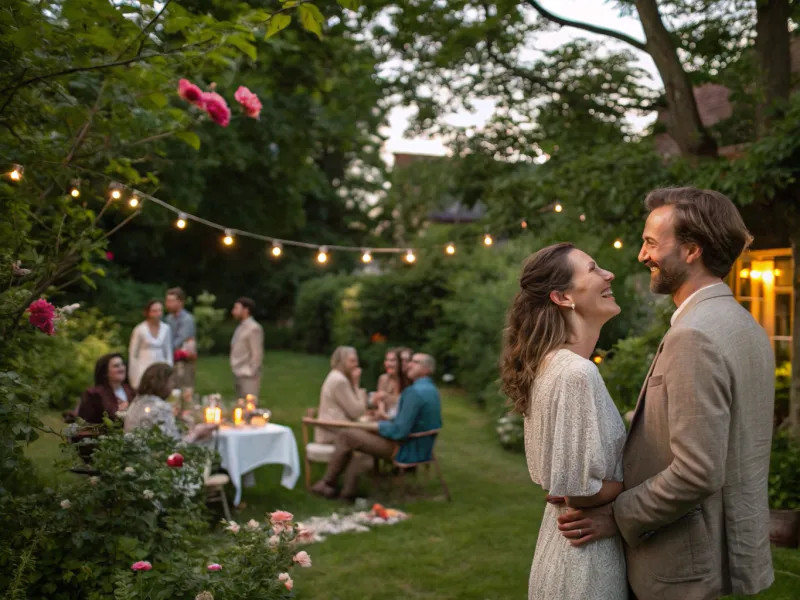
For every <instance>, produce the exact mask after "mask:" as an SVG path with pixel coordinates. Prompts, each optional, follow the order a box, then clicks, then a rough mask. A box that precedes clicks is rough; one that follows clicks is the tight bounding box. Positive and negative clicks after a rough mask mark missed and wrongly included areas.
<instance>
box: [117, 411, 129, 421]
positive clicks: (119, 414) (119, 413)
mask: <svg viewBox="0 0 800 600" xmlns="http://www.w3.org/2000/svg"><path fill="white" fill-rule="evenodd" d="M127 416H128V411H127V410H118V411H117V418H118V419H123V420H124V419H125V417H127Z"/></svg>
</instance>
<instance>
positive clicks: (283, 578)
mask: <svg viewBox="0 0 800 600" xmlns="http://www.w3.org/2000/svg"><path fill="white" fill-rule="evenodd" d="M278 581H281V582H283V585H285V586H286V589H287V590H291V589H292V588H293V587H294V581H292V578H291V577H289V574H288V573H281V574H280V575H278Z"/></svg>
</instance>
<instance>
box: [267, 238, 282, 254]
mask: <svg viewBox="0 0 800 600" xmlns="http://www.w3.org/2000/svg"><path fill="white" fill-rule="evenodd" d="M270 252H272V256H274V257H275V258H279V257H280V255H281V254H283V244H281V243H280V242H279V241H278V240H274V241H273V242H272V250H270Z"/></svg>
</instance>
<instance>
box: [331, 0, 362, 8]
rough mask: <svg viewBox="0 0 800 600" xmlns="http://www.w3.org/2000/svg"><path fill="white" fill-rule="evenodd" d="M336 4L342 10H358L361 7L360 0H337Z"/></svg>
mask: <svg viewBox="0 0 800 600" xmlns="http://www.w3.org/2000/svg"><path fill="white" fill-rule="evenodd" d="M336 3H337V4H338V5H339V6H341V7H342V8H347V9H349V10H358V7H359V6H361V1H360V0H336Z"/></svg>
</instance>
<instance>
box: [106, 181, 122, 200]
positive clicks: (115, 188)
mask: <svg viewBox="0 0 800 600" xmlns="http://www.w3.org/2000/svg"><path fill="white" fill-rule="evenodd" d="M108 188H109V190H110V191H109V196H110V197H111V199H112V200H119V199H120V198H122V192H121V191H120V189H119V188H120V185H119V184H118V183H111V184H110V185H109V186H108Z"/></svg>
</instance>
